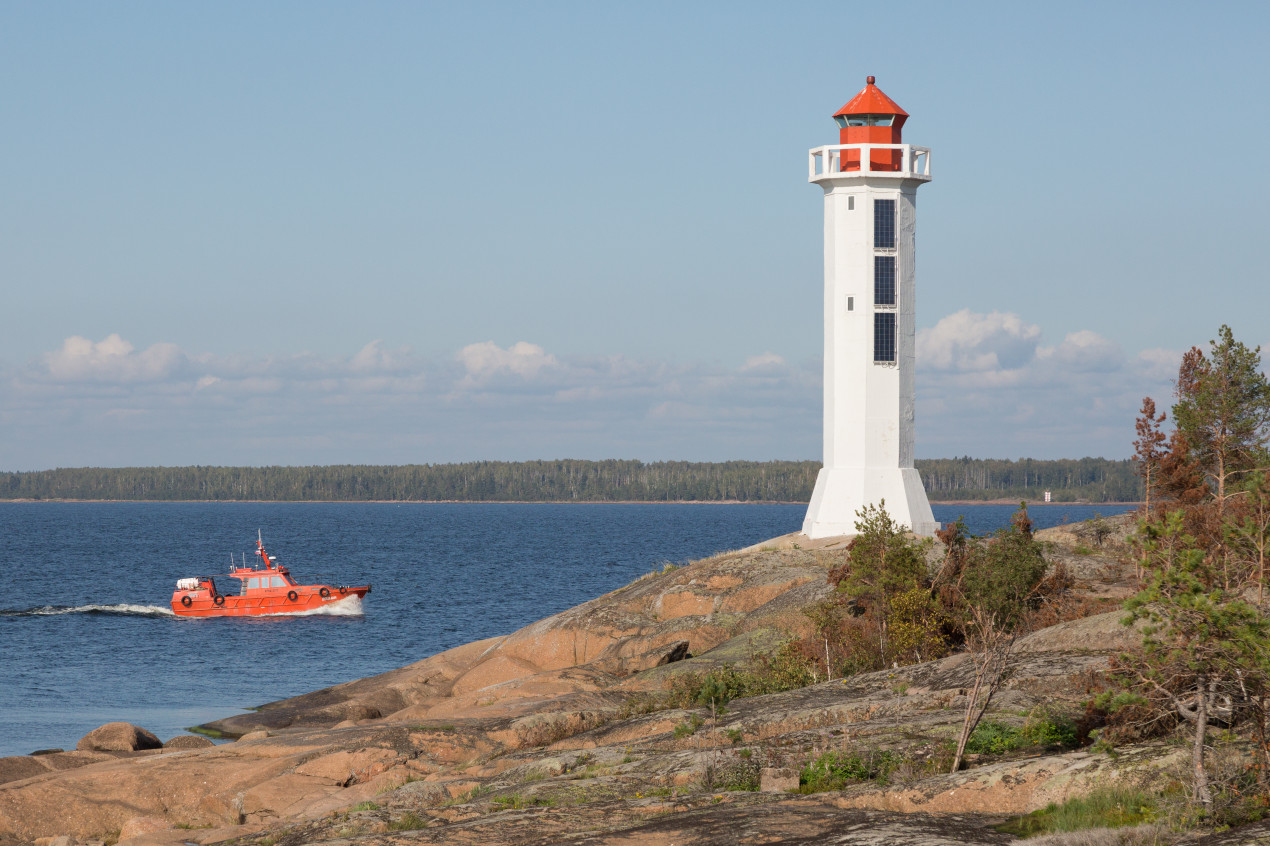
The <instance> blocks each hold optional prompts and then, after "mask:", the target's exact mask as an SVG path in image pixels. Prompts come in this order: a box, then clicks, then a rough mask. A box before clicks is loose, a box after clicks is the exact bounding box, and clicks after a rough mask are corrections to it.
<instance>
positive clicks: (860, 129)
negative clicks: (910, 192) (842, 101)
mask: <svg viewBox="0 0 1270 846" xmlns="http://www.w3.org/2000/svg"><path fill="white" fill-rule="evenodd" d="M833 119H834V120H835V121H836V122H837V124H838V126H839V127H840V129H839V130H838V143H839V144H900V143H903V142H902V141H901V140H900V137H901V133H902V129H903V127H904V121H906V120H908V112H906V111H904V110H903V109H901V108H900V107H899V104H898V103H896V102H895V101H894V100H892V99H891V98H890V97H888V96H886V95H885V94H883V93H882V90H881V89H880V88H878V87H877V86H876V85H875V84H874V78H873V77H871V76H870V77H869V78H868V79H867V80H866V82H865V86H864V90H863V91H861V92H860V93H859V94H857V95H855V96H854V97H852V98H851V99H850V100H849V101H848V102H847V104H846V105H845V106H843V107H842V108H841V109H839V110H838V112H837V114H835V115H834V116H833ZM900 157H901V156H900V151H899V150H885V149H883V150H871V151H870V156H869V164H870V168H869V169H870V170H889V171H897V170H899V169H900ZM841 161H842V169H843V170H859V169H860V151H859V150H843V151H842V159H841Z"/></svg>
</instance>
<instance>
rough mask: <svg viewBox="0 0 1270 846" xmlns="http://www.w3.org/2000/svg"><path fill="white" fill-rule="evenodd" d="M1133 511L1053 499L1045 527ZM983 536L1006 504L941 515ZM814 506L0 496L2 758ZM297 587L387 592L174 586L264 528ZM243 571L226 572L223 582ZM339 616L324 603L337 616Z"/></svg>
mask: <svg viewBox="0 0 1270 846" xmlns="http://www.w3.org/2000/svg"><path fill="white" fill-rule="evenodd" d="M1127 508H1129V506H1117V505H1101V506H1072V505H1063V506H1056V505H1055V506H1047V507H1036V508H1034V509H1033V510H1032V517H1033V520H1034V521H1035V522H1036V524H1037V527H1038V528H1044V527H1046V526H1052V525H1057V524H1059V523H1062V522H1065V521H1072V522H1075V521H1078V520H1083V519H1087V518H1088V517H1091V516H1093V514H1094V512H1100V513H1102V514H1104V515H1110V514H1114V513H1118V512H1120V511H1124V510H1126V509H1127ZM934 511H935V519H937V520H940V521H945V522H946V521H950V520H955V519H956V518H957V516H958V515H964V516H965V519H966V523H967V525H968V527H969V529H970V531H971V532H972V533H975V534H985V533H988V532H991V531H993V530H995V529H997V528H999V527H1001V526H1004V525H1006V524H1007V523H1008V521H1009V518H1010V515H1011V514H1012V513H1013V511H1014V508H1013V507H1012V506H1005V505H951V506H941V505H937V506H935V507H934ZM805 512H806V506H804V505H712V504H711V505H680V504H676V505H651V504H650V505H645V504H621V505H616V504H580V505H565V504H485V503H481V504H471V503H401V504H398V503H0V555H3V560H4V562H5V569H4V571H3V575H0V668H3V669H2V671H0V672H2V673H3V675H2V678H3V681H2V682H0V756H5V755H25V754H28V753H30V752H32V751H34V750H36V749H41V748H50V747H61V748H65V749H71V748H74V746H75V743H76V742H77V741H78V740H79V738H81V737H83V736H84V735H85V734H87V733H88V732H89V731H91V730H92V729H94V728H96V727H97V726H99V725H101V724H102V723H106V722H110V721H112V720H125V721H127V722H131V723H136V724H137V725H140V726H143V727H145V728H147V729H149V730H150V731H152V732H154V733H155V734H157V735H158V736H159V737H160V738H161V739H163V740H167V739H169V738H171V737H172V736H174V735H177V734H181V733H182V732H183V730H184V728H185V727H187V726H192V725H196V724H198V723H202V722H207V721H210V720H213V719H216V718H219V717H226V716H230V715H232V714H236V713H240V712H241V711H242V710H243V709H246V708H251V707H254V706H257V705H260V704H263V703H265V702H269V701H273V700H276V699H282V698H285V697H288V696H295V695H297V694H300V693H305V692H308V691H311V690H317V689H319V688H322V687H327V686H329V685H332V684H337V683H339V682H344V681H349V680H352V679H356V678H361V677H364V676H369V675H374V674H376V673H381V672H384V671H386V670H390V669H394V668H396V667H400V666H403V665H405V664H409V663H411V662H413V661H417V660H419V659H421V658H425V657H427V656H428V655H432V654H434V653H437V652H440V651H442V650H444V649H449V648H451V647H453V646H458V645H461V644H464V643H468V642H470V641H473V640H478V639H481V638H485V637H491V636H495V635H502V634H508V633H510V632H512V631H515V630H516V629H518V628H520V627H521V626H524V625H526V624H528V623H531V622H533V621H535V620H538V619H541V618H543V617H545V616H548V615H550V614H554V613H556V612H558V611H562V610H564V609H566V608H569V607H571V606H573V605H577V604H579V603H581V602H585V601H586V600H588V599H592V598H594V597H597V596H599V595H601V594H603V593H606V592H608V591H610V590H614V589H616V588H618V587H621V586H622V585H624V584H627V583H628V582H630V581H632V580H633V579H635V578H638V577H639V576H641V575H643V574H645V573H647V572H649V571H651V570H655V569H661V567H662V566H663V565H664V564H665V563H667V562H671V563H685V562H687V561H689V560H692V559H696V558H701V557H704V556H707V555H711V554H713V553H715V552H721V551H724V550H729V549H737V548H739V547H743V546H748V545H751V544H754V543H758V542H759V541H762V540H766V539H768V538H772V537H776V536H778V535H783V534H786V533H788V532H792V531H796V530H797V529H798V528H799V526H800V525H801V523H802V519H803V515H804V513H805ZM257 529H260V530H262V531H263V534H264V540H265V545H266V546H267V547H268V549H269V551H270V553H271V554H274V555H277V556H278V559H279V562H280V563H282V564H284V565H286V566H288V567H290V568H291V571H292V575H293V576H294V577H295V578H296V579H297V580H298V581H300V582H302V583H318V582H321V583H328V584H366V583H368V582H369V583H370V584H372V585H373V586H374V590H373V592H372V593H371V594H370V595H369V596H368V597H367V598H366V600H365V602H364V603H362V604H361V606H360V607H357V603H348V602H344V603H339V606H340V607H338V608H336V609H334V610H333V611H331V612H329V613H322V614H299V615H286V616H272V617H264V618H238V619H189V618H182V617H177V616H175V615H174V614H172V612H171V609H170V607H169V605H168V602H169V600H170V598H171V595H172V589H173V585H174V584H175V582H176V580H177V579H179V578H185V577H190V576H200V575H207V574H210V575H213V576H216V575H217V574H221V573H224V572H226V571H227V570H228V568H229V556H230V554H231V553H232V554H233V555H235V556H236V557H237V556H241V554H242V553H244V552H246V553H248V561H251V559H252V556H251V554H250V552H251V550H252V549H254V548H255V538H256V530H257ZM237 584H238V583H237V582H236V581H235V580H233V579H229V578H227V577H225V576H219V577H218V578H217V585H218V587H219V588H220V589H221V590H222V591H226V592H228V591H233V590H236V589H237ZM324 610H326V609H324Z"/></svg>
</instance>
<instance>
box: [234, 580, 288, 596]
mask: <svg viewBox="0 0 1270 846" xmlns="http://www.w3.org/2000/svg"><path fill="white" fill-rule="evenodd" d="M242 586H243V587H242V592H243V593H246V592H247V591H249V590H264V589H266V588H281V587H286V586H287V580H286V579H285V578H283V577H282V576H248V577H247V578H245V579H243V581H242Z"/></svg>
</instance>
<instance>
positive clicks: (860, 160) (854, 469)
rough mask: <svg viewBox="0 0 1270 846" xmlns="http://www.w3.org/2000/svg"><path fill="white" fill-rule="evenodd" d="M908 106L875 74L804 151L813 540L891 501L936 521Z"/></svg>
mask: <svg viewBox="0 0 1270 846" xmlns="http://www.w3.org/2000/svg"><path fill="white" fill-rule="evenodd" d="M907 119H908V113H907V112H905V111H904V110H903V109H901V108H900V107H899V106H898V105H896V103H895V101H893V100H892V99H891V98H890V97H887V96H886V95H885V94H883V93H882V92H881V91H880V90H879V89H878V87H877V86H876V85H874V84H873V77H869V79H868V84H867V85H865V87H864V90H863V91H861V92H860V93H859V94H857V95H856V96H855V97H854V98H852V99H851V101H850V102H848V103H847V104H846V105H845V106H843V107H842V108H841V109H840V110H839V111H838V113H837V114H835V115H834V120H835V121H837V122H838V126H840V127H841V131H840V133H839V143H838V144H836V145H831V146H825V147H817V148H815V149H814V150H812V151H811V152H810V153H809V156H808V181H810V182H814V183H816V184H818V185H819V186H820V187H821V188H823V189H824V192H825V412H824V413H825V457H824V467H823V468H822V469H821V471H820V475H819V476H817V477H816V489H815V492H814V493H813V494H812V496H811V504H810V505H809V506H808V508H807V517H806V518H805V519H804V521H803V534H805V535H807V536H808V537H811V538H823V537H831V536H835V535H853V534H855V533H856V530H855V521H856V512H857V511H858V510H859V509H860V508H862V507H864V506H865V505H869V504H874V505H876V504H878V503H881V502H883V501H884V500H885V503H886V511H887V513H889V514H890V516H891V518H892V519H893V520H895V522H897V523H900V524H902V525H905V526H908V527H909V528H910V529H912V531H914V532H915V533H917V534H919V535H931V534H934V532H935V530H936V529H938V528H939V524H938V523H936V522H935V517H934V515H933V514H932V513H931V510H930V503H929V502H928V501H927V499H926V491H925V489H924V488H923V487H922V480H921V477H920V476H919V475H918V474H917V470H916V469H914V467H913V337H914V310H913V305H914V294H915V287H916V286H915V280H916V273H915V265H914V252H913V233H914V229H915V228H916V223H917V188H918V186H920V185H923V184H925V183H927V182H929V181H930V178H931V177H930V150H929V149H927V148H925V147H914V146H912V145H910V144H904V143H903V142H902V141H901V137H900V133H901V129H902V128H903V126H904V121H906V120H907Z"/></svg>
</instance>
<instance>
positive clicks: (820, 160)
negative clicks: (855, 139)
mask: <svg viewBox="0 0 1270 846" xmlns="http://www.w3.org/2000/svg"><path fill="white" fill-rule="evenodd" d="M843 150H858V151H859V152H860V167H859V168H858V169H857V168H856V167H855V162H851V170H847V171H844V170H843V169H842V151H843ZM873 150H899V151H900V169H899V170H891V169H890V168H891V165H892V163H891V161H889V159H891V158H892V157H891V156H887V157H886V158H887V159H888V161H886V162H885V166H886V168H887V169H886V170H874V169H873V166H872V165H873V162H872V158H873V157H872V151H873ZM878 158H882V157H881V156H879V157H878ZM860 173H875V174H877V175H879V176H894V177H898V178H907V179H930V148H929V147H914V146H913V145H912V144H827V145H825V146H824V147H815V148H813V149H811V150H809V151H807V181H808V182H815V181H816V180H818V179H824V178H825V177H827V176H843V175H856V174H860Z"/></svg>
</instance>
